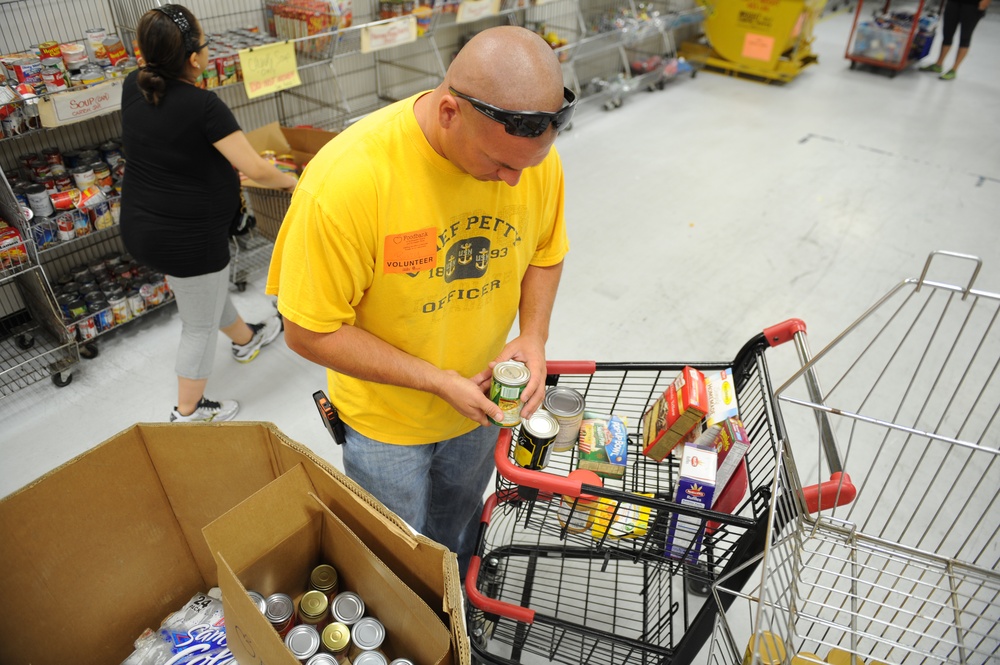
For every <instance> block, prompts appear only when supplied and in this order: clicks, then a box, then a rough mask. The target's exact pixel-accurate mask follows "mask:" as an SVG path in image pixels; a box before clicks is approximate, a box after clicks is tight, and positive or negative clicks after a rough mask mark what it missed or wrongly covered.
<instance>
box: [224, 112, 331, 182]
mask: <svg viewBox="0 0 1000 665" xmlns="http://www.w3.org/2000/svg"><path fill="white" fill-rule="evenodd" d="M336 135H337V134H336V132H328V131H326V130H323V129H312V128H305V127H294V128H293V127H282V126H281V125H280V124H279V123H277V122H272V123H271V124H269V125H264V126H263V127H260V128H258V129H254V130H251V131H249V132H247V139H248V140H249V141H250V145H252V146H253V148H254V150H256V151H257V152H258V153H261V152H263V151H265V150H273V151H274V153H275V154H276V155H279V156H280V155H291V156H292V157H293V158H294V159H295V166H296V167H298V169H299V171H301V170H302V167H303V166H304V165H305V164H306V163H307V162H308V161H309V160H310V159H312V158H313V156H314V155H315V154H316V153H317V152H319V149H320V148H322V147H323V146H324V145H326V143H327V141H329V140H330V139H332V138H333V137H334V136H336ZM243 186H244V187H258V188H261V189H269V188H268V187H265V186H264V185H260V184H258V183H256V182H254V181H253V180H249V179H247V180H244V181H243Z"/></svg>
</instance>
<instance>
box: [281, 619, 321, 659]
mask: <svg viewBox="0 0 1000 665" xmlns="http://www.w3.org/2000/svg"><path fill="white" fill-rule="evenodd" d="M285 646H286V647H288V650H289V651H291V652H292V655H293V656H295V657H296V658H298V659H299V660H302V659H304V658H309V657H311V656H312V655H313V654H315V653H316V652H317V651H319V633H317V632H316V628H315V627H313V626H310V625H309V624H301V625H299V626H295V627H294V628H292V629H291V630H290V631H288V634H287V635H285Z"/></svg>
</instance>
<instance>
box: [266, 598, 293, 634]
mask: <svg viewBox="0 0 1000 665" xmlns="http://www.w3.org/2000/svg"><path fill="white" fill-rule="evenodd" d="M266 602H267V605H266V609H265V610H264V617H265V618H267V620H268V622H269V623H270V624H271V626H272V627H273V628H274V629H275V630H276V631H277V632H278V635H280V636H281V637H285V635H287V634H288V631H289V630H291V628H292V626H293V625H295V601H293V600H292V597H291V596H289V595H288V594H284V593H272V594H271V595H270V596H268V597H267V601H266Z"/></svg>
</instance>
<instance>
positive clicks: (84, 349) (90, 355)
mask: <svg viewBox="0 0 1000 665" xmlns="http://www.w3.org/2000/svg"><path fill="white" fill-rule="evenodd" d="M100 353H101V350H100V349H99V348H98V347H97V344H84V345H83V346H81V347H80V357H81V358H83V359H84V360H93V359H94V358H96V357H97V356H98V355H99V354H100Z"/></svg>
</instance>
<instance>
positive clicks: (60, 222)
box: [55, 212, 76, 242]
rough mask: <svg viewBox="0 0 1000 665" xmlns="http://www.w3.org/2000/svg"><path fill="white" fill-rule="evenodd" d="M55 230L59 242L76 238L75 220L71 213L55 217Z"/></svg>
mask: <svg viewBox="0 0 1000 665" xmlns="http://www.w3.org/2000/svg"><path fill="white" fill-rule="evenodd" d="M55 220H56V229H57V232H58V234H59V240H60V241H61V242H68V241H70V240H73V239H74V238H76V219H75V217H74V215H73V213H71V212H64V213H61V214H59V215H57V216H56V217H55Z"/></svg>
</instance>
